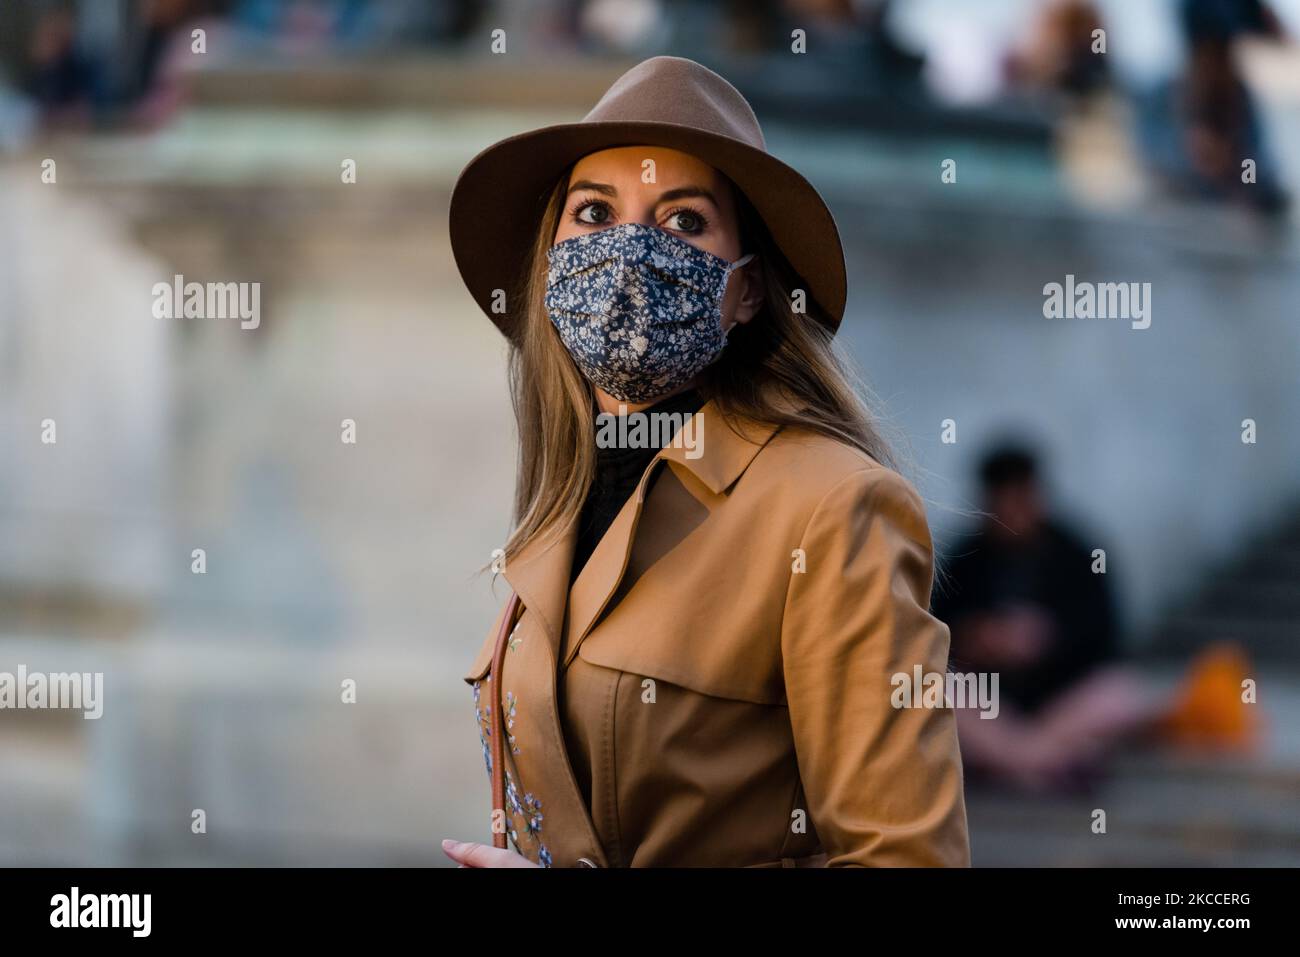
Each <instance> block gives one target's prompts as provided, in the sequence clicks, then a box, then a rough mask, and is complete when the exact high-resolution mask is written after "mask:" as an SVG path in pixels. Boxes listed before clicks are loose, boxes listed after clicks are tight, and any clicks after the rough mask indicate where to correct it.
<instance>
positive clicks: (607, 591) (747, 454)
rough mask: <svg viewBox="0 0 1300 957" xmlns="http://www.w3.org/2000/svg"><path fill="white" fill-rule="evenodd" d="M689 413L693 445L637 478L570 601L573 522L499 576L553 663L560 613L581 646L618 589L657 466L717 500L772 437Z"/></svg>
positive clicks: (710, 408)
mask: <svg viewBox="0 0 1300 957" xmlns="http://www.w3.org/2000/svg"><path fill="white" fill-rule="evenodd" d="M696 414H697V416H699V418H698V419H697V424H696V430H697V431H696V441H697V447H696V448H695V449H687V448H685V447H684V446H679V445H669V446H667V447H665V448H663V449H660V450H659V453H658V454H657V455H656V456H655V457H654V458H653V459H652V460H651V462H650V464H649V465H648V466H647V467H646V470H645V472H644V473H643V474H642V476H641V479H640V481H639V482H638V483H637V487H636V491H635V492H634V493H633V494H632V496H631V497H630V498H629V499H628V501H627V502H626V503H625V504H624V506H623V508H622V509H621V510H620V511H619V513H618V515H617V516H616V517H615V518H614V521H613V523H612V524H611V525H610V527H609V529H608V530H607V531H606V532H605V535H604V536H603V537H602V538H601V540H600V542H599V544H598V545H597V547H596V550H595V551H594V552H593V553H592V555H591V557H590V558H589V559H588V560H587V564H586V565H585V566H584V567H583V570H582V573H581V574H580V575H579V576H578V579H577V581H575V582H574V583H573V588H572V596H570V587H569V574H570V570H571V567H572V564H573V553H574V548H575V545H576V542H577V519H576V518H575V519H573V520H571V521H569V522H568V523H567V524H566V525H565V526H564V527H563V528H560V529H557V530H554V531H553V532H552V533H550V534H549V535H547V536H545V537H544V538H542V539H534V540H533V541H531V542H529V543H528V544H527V545H526V546H525V547H524V548H523V549H522V550H521V551H520V553H519V554H518V555H517V556H515V558H514V559H513V560H512V561H510V562H509V563H508V564H507V566H506V568H505V570H504V572H503V575H504V577H505V579H506V581H507V582H509V583H510V585H511V587H512V588H513V589H514V590H515V591H516V592H517V593H518V595H519V598H520V601H521V602H522V603H523V605H524V607H526V608H529V609H531V610H532V611H533V613H534V614H536V615H537V616H538V619H539V620H540V622H541V624H542V627H543V629H544V630H545V632H546V635H547V638H548V640H549V643H550V645H551V648H552V651H553V653H554V659H555V660H556V661H559V660H560V653H561V643H562V640H563V636H564V633H565V630H566V629H565V622H566V616H565V613H566V611H567V612H568V614H569V615H570V616H571V617H572V619H573V620H572V622H571V623H570V626H569V630H570V631H572V633H573V634H574V635H575V637H576V639H577V641H580V640H581V638H582V637H583V636H585V635H586V633H587V631H589V630H590V628H591V626H592V625H593V624H594V623H595V621H596V619H597V617H598V616H599V615H600V613H601V611H602V610H603V609H604V607H605V605H606V604H607V603H608V601H609V599H610V597H611V596H612V595H613V594H614V592H615V590H616V589H617V588H618V584H619V582H620V581H621V579H622V576H623V572H624V570H625V569H626V567H627V561H628V556H629V554H630V552H631V546H632V542H633V538H634V535H635V531H636V523H637V520H638V519H639V518H640V515H641V508H642V505H643V504H644V502H645V495H646V490H647V488H648V486H649V481H650V478H651V476H652V475H653V474H654V472H655V470H656V469H657V468H658V466H659V463H660V462H661V461H663V462H667V463H670V464H671V465H672V467H673V468H675V469H679V470H684V471H685V472H689V473H690V474H691V475H693V476H694V477H695V478H696V479H698V480H699V482H701V483H702V484H703V485H704V486H705V487H706V488H707V489H708V490H709V491H710V492H711V493H713V494H714V495H721V494H723V493H725V492H726V490H727V489H729V488H730V487H731V485H732V484H733V483H734V482H735V481H736V479H738V478H739V477H740V476H741V475H742V474H743V473H744V471H745V469H746V468H748V467H749V464H750V463H751V462H752V461H753V460H754V457H755V456H756V455H757V454H758V452H759V450H760V449H762V448H763V446H764V445H766V444H767V442H768V440H769V439H771V437H772V435H773V434H774V433H775V432H776V431H777V427H776V426H773V425H768V424H766V423H758V422H754V421H752V420H743V421H741V422H737V423H735V425H736V428H735V429H733V428H732V427H731V425H729V424H728V423H727V422H726V421H725V420H724V419H723V417H722V415H721V412H720V411H719V409H718V407H717V405H716V403H715V402H714V401H713V400H709V401H708V402H706V403H705V404H704V406H703V407H702V408H701V409H700V411H699V412H698V413H696ZM690 456H695V457H693V458H692V457H690ZM570 598H571V602H570ZM577 641H575V642H574V643H573V646H572V647H571V648H570V655H571V653H572V652H573V651H574V650H576V646H577Z"/></svg>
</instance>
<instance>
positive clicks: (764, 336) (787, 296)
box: [504, 171, 898, 562]
mask: <svg viewBox="0 0 1300 957" xmlns="http://www.w3.org/2000/svg"><path fill="white" fill-rule="evenodd" d="M568 180H569V175H568V172H567V171H566V173H565V174H564V175H562V176H561V177H560V179H559V180H558V182H557V183H556V185H555V187H554V189H553V190H552V193H551V195H550V197H549V199H548V202H547V204H546V210H545V212H544V213H543V215H542V219H541V222H540V224H539V227H538V230H537V239H536V241H535V243H534V245H533V249H532V252H531V255H530V261H529V263H528V267H527V269H526V270H525V272H524V275H523V280H522V288H521V289H520V290H518V294H519V295H520V296H521V297H522V299H521V301H522V302H523V303H524V311H523V317H522V321H521V322H520V324H519V325H517V326H516V327H515V336H514V338H513V339H512V341H511V344H510V358H509V376H510V393H511V399H512V402H513V405H514V411H515V419H516V422H517V424H518V430H519V463H518V464H519V469H518V476H517V479H516V484H515V502H514V520H513V529H512V531H511V533H510V537H509V539H508V540H507V541H506V544H505V546H504V551H505V559H506V561H507V562H508V561H509V560H510V559H511V558H513V557H514V556H515V555H517V554H518V553H519V551H520V550H521V549H522V548H523V547H524V546H525V545H526V544H528V543H529V542H531V541H533V540H534V539H535V538H538V537H540V536H546V535H549V534H552V533H555V532H557V531H559V530H560V529H563V528H565V527H567V525H568V523H569V522H570V521H573V520H576V518H577V517H578V515H579V514H580V513H581V511H582V506H583V502H584V501H585V499H586V497H587V492H588V490H589V489H590V487H591V483H592V481H593V478H594V473H595V461H596V454H595V442H594V441H593V438H592V436H593V431H592V429H593V423H592V416H593V414H594V406H593V400H594V393H593V392H592V388H591V386H590V385H589V384H588V383H587V381H586V379H584V378H583V376H582V373H581V372H580V371H579V370H578V368H577V366H576V365H575V364H574V362H573V360H572V358H570V356H569V354H568V352H567V351H566V350H565V348H564V345H563V343H562V342H561V341H560V339H559V336H558V334H557V333H556V331H555V328H554V327H553V326H552V324H551V322H550V319H549V317H548V316H547V313H546V309H545V305H544V301H543V299H544V296H545V292H546V250H547V249H549V248H550V246H551V242H552V238H553V237H554V235H555V231H556V227H557V225H558V223H559V218H560V216H561V214H562V212H563V210H564V200H565V192H566V188H567V185H568ZM732 191H733V193H734V194H735V198H736V203H737V209H738V211H739V219H740V233H741V242H742V245H743V246H744V251H745V252H754V253H756V257H755V262H753V263H751V265H750V267H749V268H751V269H758V270H759V271H760V273H761V276H762V282H763V290H764V304H763V306H762V307H761V308H760V310H759V312H758V313H757V314H756V315H755V316H754V317H753V319H751V320H750V321H749V322H748V323H745V324H744V325H737V326H735V327H733V328H732V330H731V332H730V333H729V335H728V340H727V347H726V349H724V350H723V353H722V355H721V356H720V357H719V359H718V360H717V361H716V362H714V363H713V364H712V365H711V366H709V367H708V368H707V369H706V370H705V371H704V372H703V373H701V374H700V378H699V382H698V386H697V388H698V391H699V392H700V394H701V395H702V396H703V397H704V398H705V400H709V399H712V400H714V402H715V403H716V405H717V407H718V410H719V412H720V413H721V415H722V417H723V420H724V421H725V422H727V423H728V424H729V425H730V426H731V427H732V428H733V429H737V430H738V431H739V429H738V426H739V420H743V419H750V420H754V421H759V422H766V423H770V424H772V425H777V426H791V427H798V428H804V429H810V430H812V431H814V432H819V433H821V434H823V435H826V436H829V437H831V438H834V439H837V440H839V441H841V442H844V443H847V444H848V445H851V446H853V447H854V448H857V449H860V450H861V451H863V452H865V453H867V454H868V455H870V456H871V457H872V458H874V459H875V460H876V461H878V462H880V463H881V464H882V465H885V466H887V467H890V468H897V467H898V462H897V461H896V459H895V456H894V453H893V452H892V451H891V450H890V447H889V443H887V442H886V441H885V439H884V437H883V436H882V435H881V430H880V428H879V426H878V423H877V421H876V417H875V416H874V415H873V414H872V413H871V412H870V411H869V410H868V405H867V403H868V400H869V396H870V393H869V390H868V389H867V387H866V385H865V384H864V383H863V382H862V381H861V380H860V378H859V377H858V376H857V374H856V372H855V371H854V370H853V367H852V364H851V363H850V362H849V360H848V359H847V357H846V356H845V355H844V354H843V353H842V352H841V350H840V348H839V347H838V345H837V343H836V342H835V339H834V337H833V334H832V332H831V329H830V324H829V323H830V319H829V317H828V316H827V315H826V313H825V312H824V311H823V310H822V308H821V306H819V305H818V304H817V303H816V302H815V301H814V300H813V299H812V297H811V296H806V297H804V298H805V300H806V303H807V312H806V313H802V314H800V313H796V312H795V311H794V307H793V305H792V303H793V301H794V298H795V290H797V289H801V288H804V284H803V282H802V280H800V278H799V277H798V276H797V275H796V274H795V272H794V270H793V268H792V267H791V266H790V264H789V262H788V261H787V260H786V258H785V256H784V255H783V254H782V252H781V250H780V249H779V248H778V247H777V245H776V243H775V242H774V241H773V240H772V237H771V235H770V233H769V232H768V230H767V227H766V226H765V225H764V223H763V221H762V219H761V217H760V216H759V215H758V213H757V211H755V210H754V208H753V206H752V205H751V204H750V203H749V201H748V200H747V199H746V197H745V196H744V194H743V193H742V192H741V191H740V190H739V189H737V188H735V186H734V185H733V186H732Z"/></svg>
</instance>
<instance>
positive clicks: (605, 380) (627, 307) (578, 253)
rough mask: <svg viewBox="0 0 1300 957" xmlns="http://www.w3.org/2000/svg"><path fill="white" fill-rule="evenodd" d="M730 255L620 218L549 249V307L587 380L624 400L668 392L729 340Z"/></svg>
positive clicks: (744, 258) (737, 264)
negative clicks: (725, 304)
mask: <svg viewBox="0 0 1300 957" xmlns="http://www.w3.org/2000/svg"><path fill="white" fill-rule="evenodd" d="M752 257H753V253H750V254H749V255H747V256H742V257H741V258H740V259H738V260H736V261H735V262H734V263H729V262H727V261H726V260H725V259H721V258H719V257H718V256H715V255H713V254H712V253H709V252H705V251H704V250H703V249H699V248H697V247H695V246H692V245H691V244H690V243H688V242H686V240H684V239H679V238H678V237H677V236H674V235H673V234H672V233H669V232H667V231H666V230H663V229H660V228H659V227H657V226H643V225H642V224H640V223H624V224H623V225H621V226H611V227H609V228H608V229H601V230H598V231H596V232H594V233H587V234H585V235H582V236H575V237H574V238H573V239H566V240H564V242H561V243H556V244H555V245H554V246H552V247H551V248H550V249H549V250H548V251H547V254H546V258H547V261H548V262H549V264H550V268H549V270H548V272H547V277H546V311H547V314H548V315H549V316H550V318H551V322H552V323H553V324H554V325H555V328H556V329H557V330H558V331H559V333H560V340H561V341H562V342H563V343H564V345H565V348H567V349H568V350H569V354H570V355H571V356H573V361H574V362H575V363H577V365H578V368H579V369H581V370H582V374H583V375H584V376H586V377H587V380H588V381H589V382H591V383H592V384H593V385H595V386H597V387H599V388H600V389H603V390H604V391H605V392H607V393H609V394H610V395H612V396H613V397H614V398H616V399H619V400H621V401H623V402H646V401H649V400H650V399H654V398H656V397H658V396H661V395H664V394H665V393H668V392H672V391H673V390H674V389H676V388H677V387H678V386H680V385H684V384H685V383H686V382H688V381H690V379H691V378H692V377H693V376H694V375H695V374H696V373H698V372H699V371H700V370H702V369H704V368H705V367H707V366H708V365H709V364H710V363H712V362H713V360H715V359H716V358H717V357H718V356H719V355H720V354H721V353H722V349H723V347H724V346H725V345H726V344H727V335H726V333H725V332H723V331H722V297H723V294H724V293H725V292H726V291H727V279H728V278H729V277H730V276H731V272H732V270H734V269H737V268H739V267H740V266H743V265H744V264H745V263H747V262H749V260H750V259H751V258H752Z"/></svg>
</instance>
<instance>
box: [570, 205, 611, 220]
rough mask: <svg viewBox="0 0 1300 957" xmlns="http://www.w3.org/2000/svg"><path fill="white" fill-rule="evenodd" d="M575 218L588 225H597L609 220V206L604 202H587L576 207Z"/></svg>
mask: <svg viewBox="0 0 1300 957" xmlns="http://www.w3.org/2000/svg"><path fill="white" fill-rule="evenodd" d="M575 218H576V219H577V220H578V222H580V223H586V224H588V225H589V226H599V225H601V224H602V223H605V222H607V221H608V220H609V207H608V206H607V205H605V204H604V203H587V204H585V205H583V206H581V207H580V208H579V209H578V212H577V215H576V216H575Z"/></svg>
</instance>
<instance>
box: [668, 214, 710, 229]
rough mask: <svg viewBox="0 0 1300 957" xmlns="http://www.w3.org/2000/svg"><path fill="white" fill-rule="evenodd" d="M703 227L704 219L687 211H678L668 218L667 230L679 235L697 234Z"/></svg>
mask: <svg viewBox="0 0 1300 957" xmlns="http://www.w3.org/2000/svg"><path fill="white" fill-rule="evenodd" d="M704 226H705V222H704V217H703V216H701V215H700V214H699V213H696V212H693V211H692V210H689V209H679V210H677V211H676V212H674V213H671V214H669V216H668V228H669V229H673V230H676V231H677V232H679V233H698V232H700V231H701V230H703V229H704Z"/></svg>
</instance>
